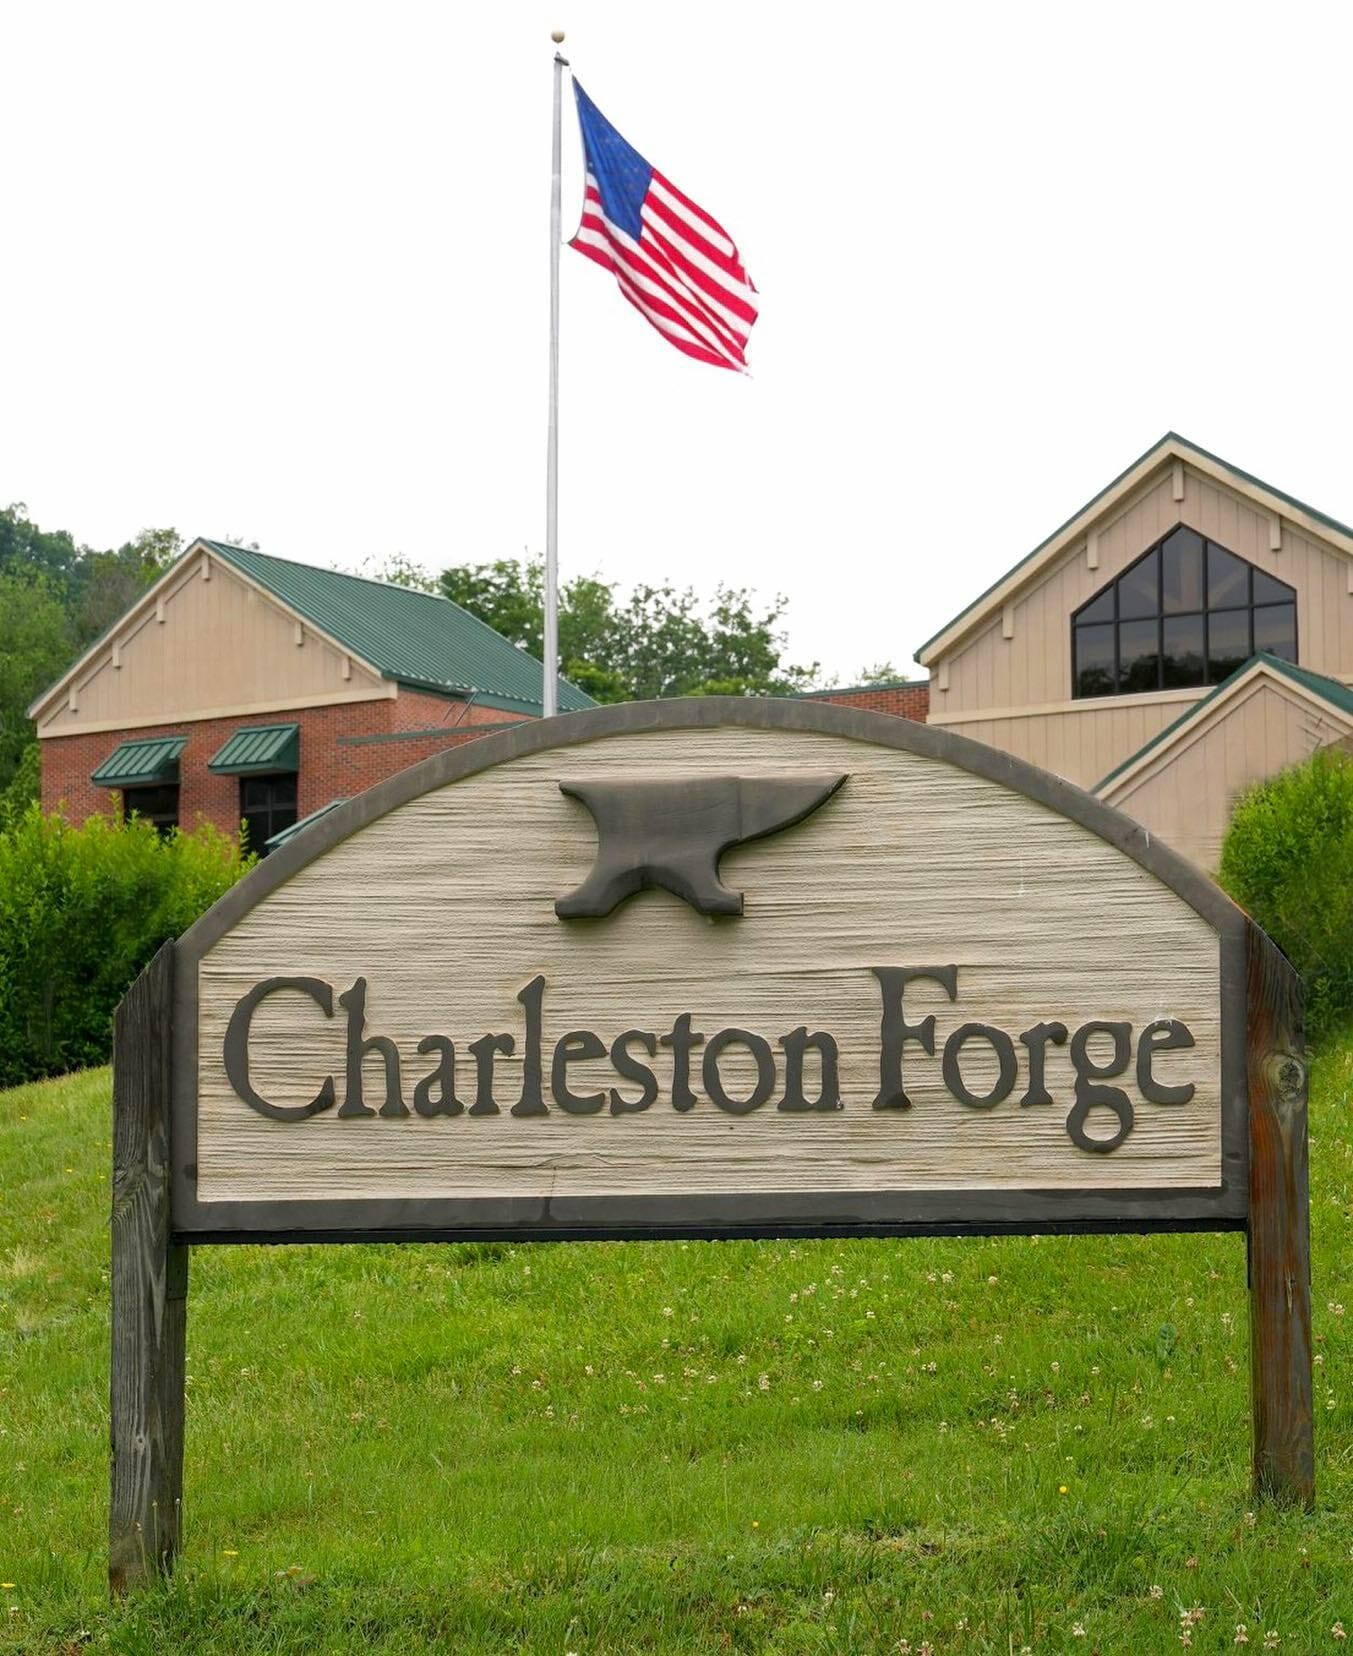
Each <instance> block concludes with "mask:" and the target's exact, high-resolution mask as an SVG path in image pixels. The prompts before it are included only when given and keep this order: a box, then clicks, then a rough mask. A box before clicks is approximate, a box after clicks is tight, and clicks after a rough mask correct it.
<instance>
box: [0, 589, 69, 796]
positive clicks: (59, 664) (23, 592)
mask: <svg viewBox="0 0 1353 1656" xmlns="http://www.w3.org/2000/svg"><path fill="white" fill-rule="evenodd" d="M73 653H74V632H73V628H72V626H71V622H70V618H69V616H68V615H67V613H66V610H65V607H64V606H63V604H62V602H61V597H60V595H59V591H58V589H57V587H56V584H55V582H54V581H53V579H52V578H51V577H50V576H48V575H45V574H43V573H41V572H40V571H37V570H34V569H32V568H28V567H25V566H23V565H22V564H18V565H11V566H10V567H8V568H4V569H0V790H3V789H5V788H6V787H7V786H8V785H9V783H10V781H11V780H12V779H13V777H14V775H15V772H16V771H17V770H18V769H19V768H20V765H21V763H22V761H23V756H24V750H25V749H26V748H27V747H28V746H29V745H30V744H31V743H32V742H33V740H34V736H33V726H32V724H31V723H30V722H29V719H28V705H29V703H30V702H31V701H32V700H33V698H34V697H35V696H36V695H37V694H38V692H39V691H40V690H42V689H43V688H44V687H45V686H46V685H48V684H50V683H51V682H52V680H53V679H55V678H57V677H58V676H59V675H60V673H61V670H62V668H63V667H65V666H66V664H67V662H68V661H69V660H70V658H71V655H72V654H73Z"/></svg>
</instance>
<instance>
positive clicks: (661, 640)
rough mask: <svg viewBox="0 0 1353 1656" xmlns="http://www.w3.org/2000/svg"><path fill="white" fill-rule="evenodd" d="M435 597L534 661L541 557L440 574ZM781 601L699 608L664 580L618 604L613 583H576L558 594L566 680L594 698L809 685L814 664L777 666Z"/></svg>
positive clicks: (540, 619) (731, 595)
mask: <svg viewBox="0 0 1353 1656" xmlns="http://www.w3.org/2000/svg"><path fill="white" fill-rule="evenodd" d="M440 585H441V590H442V592H443V593H444V594H445V595H446V596H447V597H448V598H452V599H454V600H455V601H456V602H457V603H458V604H460V605H462V606H463V607H464V608H465V609H467V610H469V611H470V613H471V614H472V615H477V616H478V617H479V618H480V620H481V621H487V622H488V624H489V625H490V626H491V627H495V628H496V629H497V630H498V631H499V632H500V633H502V634H503V635H504V637H507V638H510V639H511V640H512V642H513V643H514V644H518V645H520V646H521V648H522V649H524V650H527V651H528V652H529V653H530V654H531V655H533V656H535V657H536V659H537V660H539V659H540V657H541V655H542V653H543V633H544V570H543V565H542V564H541V561H540V560H539V559H531V560H529V561H527V562H525V563H523V562H519V561H517V560H514V559H499V560H498V561H497V562H495V563H491V564H476V565H464V564H463V565H457V566H455V567H453V568H451V569H447V570H444V571H443V572H442V576H441V581H440ZM784 612H785V600H784V599H783V598H780V597H777V598H776V599H775V601H774V602H773V603H772V604H770V605H769V606H765V607H762V606H759V605H758V603H757V600H756V599H755V597H754V595H753V594H752V593H750V592H748V591H747V590H745V589H742V588H732V587H725V586H722V585H721V586H719V587H717V588H716V589H715V593H714V596H713V598H712V599H710V600H708V601H706V602H702V601H701V600H700V599H699V598H698V597H697V595H696V594H695V592H694V591H693V590H692V589H691V588H689V587H687V588H686V589H685V590H678V589H677V588H676V587H674V586H672V585H671V584H670V582H664V583H663V584H662V585H661V586H647V585H644V586H640V587H636V588H635V590H634V592H633V593H631V595H630V597H629V600H628V601H627V602H626V603H624V604H618V603H617V601H616V597H615V585H614V583H612V582H608V581H603V580H600V579H599V578H598V577H596V576H595V575H583V576H578V577H576V578H575V579H574V580H572V581H570V582H568V583H567V584H566V585H565V586H564V588H563V589H562V591H561V592H560V595H559V660H560V668H561V671H562V672H563V674H564V676H565V677H566V678H568V679H570V680H571V681H572V682H573V683H574V684H576V685H578V687H579V688H580V689H584V690H586V691H587V692H588V693H589V694H590V695H592V696H593V697H595V698H596V700H598V701H635V700H647V699H650V698H655V697H659V696H702V695H735V696H751V695H776V694H786V693H790V692H793V691H795V690H801V689H805V688H807V686H808V685H809V684H811V683H812V682H813V679H814V677H815V676H816V673H817V664H816V663H813V665H812V666H809V667H800V666H792V665H789V664H787V663H785V662H784V661H783V660H782V655H783V651H784V644H785V638H784V634H783V632H782V631H781V630H780V629H779V626H778V623H779V622H780V620H781V618H782V617H783V615H784Z"/></svg>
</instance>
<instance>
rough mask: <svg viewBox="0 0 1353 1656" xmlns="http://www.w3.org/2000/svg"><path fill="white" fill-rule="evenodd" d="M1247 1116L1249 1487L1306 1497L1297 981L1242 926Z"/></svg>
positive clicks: (1307, 1373) (1306, 1236) (1309, 1438)
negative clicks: (1251, 1439)
mask: <svg viewBox="0 0 1353 1656" xmlns="http://www.w3.org/2000/svg"><path fill="white" fill-rule="evenodd" d="M1245 953H1246V976H1247V997H1248V1025H1249V1031H1248V1042H1247V1051H1246V1071H1247V1075H1248V1089H1249V1117H1250V1214H1249V1278H1250V1398H1251V1411H1252V1415H1253V1430H1254V1492H1255V1495H1256V1496H1258V1497H1263V1498H1268V1499H1270V1500H1274V1501H1283V1502H1293V1503H1298V1504H1300V1505H1302V1506H1306V1507H1310V1506H1312V1505H1314V1502H1315V1444H1314V1435H1313V1424H1312V1422H1313V1412H1312V1402H1311V1218H1310V1200H1309V1191H1308V1184H1307V1175H1308V1165H1307V1164H1308V1157H1307V1146H1306V1063H1305V1052H1304V1041H1303V1025H1302V1004H1301V981H1300V979H1299V978H1298V976H1297V974H1296V972H1295V971H1294V970H1293V968H1292V966H1291V965H1290V964H1289V962H1288V961H1287V959H1286V958H1285V957H1284V956H1283V955H1282V954H1281V953H1280V951H1279V950H1278V949H1277V948H1276V947H1275V945H1274V944H1272V943H1271V942H1270V941H1269V939H1268V938H1267V937H1266V936H1265V935H1264V934H1263V932H1261V931H1260V930H1259V928H1258V927H1257V926H1254V925H1251V926H1249V927H1248V929H1247V932H1246V949H1245Z"/></svg>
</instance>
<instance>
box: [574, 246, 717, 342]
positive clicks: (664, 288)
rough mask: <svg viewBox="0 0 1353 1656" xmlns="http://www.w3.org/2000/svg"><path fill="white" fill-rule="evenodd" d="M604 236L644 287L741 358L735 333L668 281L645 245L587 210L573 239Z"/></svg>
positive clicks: (707, 338)
mask: <svg viewBox="0 0 1353 1656" xmlns="http://www.w3.org/2000/svg"><path fill="white" fill-rule="evenodd" d="M599 238H604V240H605V243H606V245H607V246H608V247H609V248H610V250H611V252H612V254H613V256H614V259H615V260H616V261H618V262H619V264H621V265H622V266H623V267H624V268H625V270H626V271H627V272H628V274H629V275H630V276H631V278H632V279H633V280H634V281H636V282H638V283H639V284H640V286H642V287H643V288H644V289H645V291H648V292H655V293H656V294H657V296H658V297H660V298H662V299H664V300H666V301H667V302H668V303H669V304H672V305H675V306H677V307H678V308H679V309H680V310H681V311H682V312H683V313H684V317H685V320H686V322H687V323H688V325H689V326H690V327H691V328H692V330H693V331H694V332H695V333H697V334H698V335H699V336H700V337H701V338H703V339H704V340H705V341H706V343H707V344H709V345H710V346H711V348H712V349H715V350H718V351H721V352H723V353H724V354H725V355H728V356H733V357H736V359H737V360H738V362H739V363H741V362H742V348H741V345H740V343H739V341H738V340H736V339H735V338H734V337H733V336H732V334H730V333H728V332H727V331H726V330H725V329H724V328H722V327H721V326H720V324H719V322H718V320H717V319H716V318H715V317H714V316H713V314H712V313H711V311H710V310H709V308H708V307H707V306H705V305H703V304H701V302H700V300H699V299H698V298H696V297H694V296H692V295H691V294H690V293H689V292H683V291H682V290H681V289H680V288H678V287H676V286H674V285H673V284H672V283H671V282H669V281H668V280H667V279H666V278H665V277H664V276H663V275H662V273H661V272H660V271H659V269H658V268H657V266H656V265H654V264H652V263H651V262H650V261H649V260H648V259H646V258H645V257H643V251H642V248H637V247H636V246H635V244H634V243H632V242H631V243H630V245H629V246H626V242H627V241H628V240H629V238H627V237H624V236H615V235H612V234H611V233H610V230H609V227H608V226H607V225H606V223H605V221H604V220H603V219H601V218H599V217H597V216H596V215H595V214H587V215H585V216H584V218H583V222H582V227H581V228H580V230H579V232H578V235H577V237H576V239H575V241H574V244H573V245H574V246H575V247H576V246H577V245H578V244H579V243H580V242H584V241H591V240H595V239H599Z"/></svg>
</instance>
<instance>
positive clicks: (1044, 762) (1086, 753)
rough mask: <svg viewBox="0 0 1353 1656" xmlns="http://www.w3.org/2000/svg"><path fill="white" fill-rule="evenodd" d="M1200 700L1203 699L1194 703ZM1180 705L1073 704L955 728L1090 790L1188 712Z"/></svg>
mask: <svg viewBox="0 0 1353 1656" xmlns="http://www.w3.org/2000/svg"><path fill="white" fill-rule="evenodd" d="M1195 699H1199V698H1195ZM1189 705H1190V704H1189V703H1188V702H1187V701H1185V702H1179V701H1172V702H1157V703H1148V704H1146V705H1145V706H1142V707H1132V708H1128V707H1115V706H1113V705H1112V702H1111V701H1102V702H1093V703H1090V702H1087V703H1084V704H1082V705H1081V706H1077V705H1076V704H1075V703H1072V704H1070V705H1069V706H1068V707H1067V708H1066V709H1065V710H1063V711H1059V712H1056V713H1041V714H1034V715H1031V716H1026V717H1024V718H1001V719H973V720H965V721H964V722H963V723H962V724H959V725H954V726H952V727H951V728H952V729H954V730H956V731H958V733H959V734H960V735H962V736H968V737H971V739H972V740H973V741H974V742H986V743H987V744H988V746H990V747H998V748H1002V749H1004V751H1005V752H1006V753H1013V754H1014V755H1015V756H1016V757H1017V758H1020V759H1027V760H1029V762H1030V763H1031V764H1034V765H1041V766H1042V767H1043V768H1044V770H1050V771H1053V772H1055V773H1056V775H1058V776H1064V777H1066V779H1067V781H1069V782H1075V783H1076V784H1077V785H1078V786H1079V787H1082V788H1090V787H1093V786H1094V784H1095V783H1096V782H1098V781H1099V779H1100V777H1101V776H1107V775H1108V773H1109V772H1110V771H1111V770H1113V769H1114V767H1115V766H1117V765H1121V764H1122V762H1123V760H1124V759H1126V758H1129V757H1130V756H1131V755H1132V754H1134V753H1135V752H1136V751H1137V749H1138V748H1139V747H1141V746H1142V745H1143V743H1145V742H1149V741H1150V739H1151V738H1152V737H1153V736H1157V735H1159V734H1160V732H1161V731H1162V730H1164V728H1165V726H1166V725H1167V724H1170V723H1172V722H1173V721H1174V720H1175V719H1177V718H1178V717H1179V715H1180V714H1181V713H1183V712H1185V711H1187V709H1188V706H1189Z"/></svg>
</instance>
